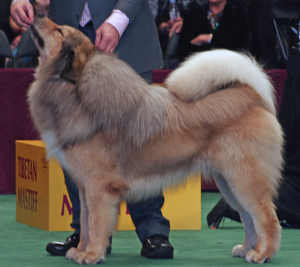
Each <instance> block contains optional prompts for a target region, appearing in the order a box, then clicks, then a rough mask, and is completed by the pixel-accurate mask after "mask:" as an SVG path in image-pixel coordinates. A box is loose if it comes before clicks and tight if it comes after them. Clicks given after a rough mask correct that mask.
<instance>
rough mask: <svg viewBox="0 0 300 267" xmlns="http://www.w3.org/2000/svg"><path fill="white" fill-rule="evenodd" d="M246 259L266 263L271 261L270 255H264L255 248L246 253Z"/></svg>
mask: <svg viewBox="0 0 300 267" xmlns="http://www.w3.org/2000/svg"><path fill="white" fill-rule="evenodd" d="M245 258H246V261H247V262H253V263H265V262H268V261H269V257H268V256H266V255H262V254H260V253H258V252H256V251H255V250H250V251H249V252H248V253H247V254H246V257H245Z"/></svg>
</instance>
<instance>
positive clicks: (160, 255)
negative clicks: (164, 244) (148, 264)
mask: <svg viewBox="0 0 300 267" xmlns="http://www.w3.org/2000/svg"><path fill="white" fill-rule="evenodd" d="M141 255H142V256H144V257H146V258H148V259H173V257H174V255H173V251H172V249H166V248H162V249H161V248H158V249H156V250H155V251H153V252H150V251H145V252H144V253H141Z"/></svg>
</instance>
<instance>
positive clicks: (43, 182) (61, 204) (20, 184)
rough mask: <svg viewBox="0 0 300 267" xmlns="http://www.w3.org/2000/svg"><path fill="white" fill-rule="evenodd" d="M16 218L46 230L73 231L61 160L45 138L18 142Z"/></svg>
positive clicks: (70, 206)
mask: <svg viewBox="0 0 300 267" xmlns="http://www.w3.org/2000/svg"><path fill="white" fill-rule="evenodd" d="M16 220H17V221H18V222H21V223H24V224H28V225H30V226H33V227H37V228H40V229H44V230H47V231H72V230H73V229H72V228H71V227H70V223H71V220H72V205H71V202H70V199H69V196H68V192H67V189H66V185H65V179H64V175H63V172H62V169H61V166H60V164H59V163H58V162H57V161H56V160H55V159H51V160H50V161H47V160H46V151H45V145H44V143H43V142H42V141H17V142H16Z"/></svg>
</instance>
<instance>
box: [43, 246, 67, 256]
mask: <svg viewBox="0 0 300 267" xmlns="http://www.w3.org/2000/svg"><path fill="white" fill-rule="evenodd" d="M46 251H47V252H48V253H50V254H51V255H53V256H66V254H67V252H66V251H59V250H57V249H56V248H55V247H53V246H51V245H50V244H49V245H47V246H46Z"/></svg>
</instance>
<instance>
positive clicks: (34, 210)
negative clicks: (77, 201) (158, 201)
mask: <svg viewBox="0 0 300 267" xmlns="http://www.w3.org/2000/svg"><path fill="white" fill-rule="evenodd" d="M164 196H165V204H164V206H163V208H162V213H163V214H164V216H165V217H166V218H167V219H169V220H170V224H171V229H172V230H200V229H201V182H200V179H195V180H193V179H192V181H190V182H188V183H187V185H186V186H185V187H184V188H180V189H176V190H174V191H166V192H165V193H164ZM16 220H17V221H18V222H21V223H24V224H27V225H30V226H33V227H37V228H40V229H44V230H47V231H72V230H73V229H72V228H71V227H70V223H71V221H72V205H71V202H70V199H69V196H68V192H67V189H66V185H65V181H64V176H63V172H62V169H61V166H60V164H59V163H58V162H57V161H56V160H55V159H50V161H46V151H45V145H44V143H43V142H42V141H17V142H16ZM134 229H135V227H134V225H133V223H132V221H131V217H130V215H129V213H128V210H127V207H126V204H125V203H124V202H123V203H121V206H120V216H119V224H118V230H134Z"/></svg>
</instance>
